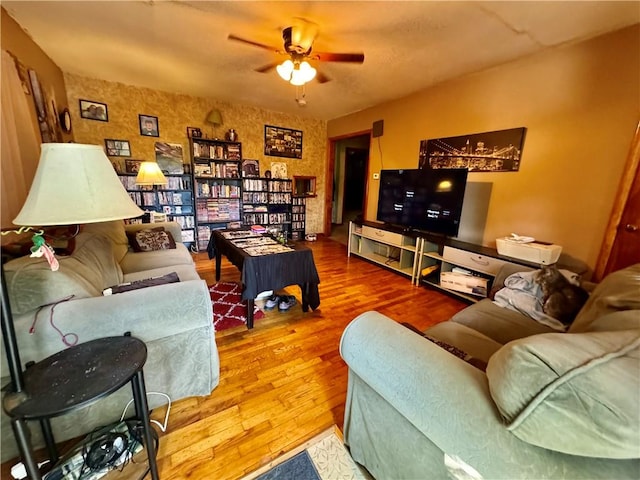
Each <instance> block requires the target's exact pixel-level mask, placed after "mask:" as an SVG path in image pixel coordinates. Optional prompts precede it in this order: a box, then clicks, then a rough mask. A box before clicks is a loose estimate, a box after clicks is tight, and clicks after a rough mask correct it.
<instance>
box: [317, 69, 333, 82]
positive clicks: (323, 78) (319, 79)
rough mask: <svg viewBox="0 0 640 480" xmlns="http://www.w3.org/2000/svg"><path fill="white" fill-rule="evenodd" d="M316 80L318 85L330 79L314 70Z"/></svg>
mask: <svg viewBox="0 0 640 480" xmlns="http://www.w3.org/2000/svg"><path fill="white" fill-rule="evenodd" d="M316 80H317V81H318V83H327V82H328V81H329V80H331V79H330V78H329V77H327V76H326V75H325V74H324V73H322V72H321V71H320V70H316Z"/></svg>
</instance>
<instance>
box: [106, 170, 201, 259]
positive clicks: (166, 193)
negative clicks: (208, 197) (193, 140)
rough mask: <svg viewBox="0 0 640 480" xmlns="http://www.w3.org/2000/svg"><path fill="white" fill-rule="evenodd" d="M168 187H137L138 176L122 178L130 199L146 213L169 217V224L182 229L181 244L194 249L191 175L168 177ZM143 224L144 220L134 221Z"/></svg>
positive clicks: (133, 220) (126, 175)
mask: <svg viewBox="0 0 640 480" xmlns="http://www.w3.org/2000/svg"><path fill="white" fill-rule="evenodd" d="M165 177H166V178H167V181H168V183H167V185H162V186H161V187H160V188H158V187H157V186H156V187H154V186H142V185H136V174H119V175H118V178H120V182H122V185H123V186H124V188H125V189H126V190H127V192H129V196H130V197H131V199H132V200H133V201H134V202H135V203H136V204H137V205H138V206H139V207H140V208H141V209H142V210H145V211H146V212H157V213H162V214H165V215H166V219H167V220H168V221H173V222H177V223H179V224H180V227H181V228H182V242H183V243H184V244H185V245H187V247H191V245H192V244H193V243H194V242H195V219H194V210H193V189H192V184H193V183H192V178H191V175H189V174H182V175H179V174H178V175H171V174H167V175H165ZM131 221H132V222H140V223H142V221H143V219H142V218H139V219H132V220H131Z"/></svg>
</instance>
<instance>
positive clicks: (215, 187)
mask: <svg viewBox="0 0 640 480" xmlns="http://www.w3.org/2000/svg"><path fill="white" fill-rule="evenodd" d="M196 197H197V198H202V197H209V198H240V187H238V186H236V185H225V184H220V183H198V184H197V189H196Z"/></svg>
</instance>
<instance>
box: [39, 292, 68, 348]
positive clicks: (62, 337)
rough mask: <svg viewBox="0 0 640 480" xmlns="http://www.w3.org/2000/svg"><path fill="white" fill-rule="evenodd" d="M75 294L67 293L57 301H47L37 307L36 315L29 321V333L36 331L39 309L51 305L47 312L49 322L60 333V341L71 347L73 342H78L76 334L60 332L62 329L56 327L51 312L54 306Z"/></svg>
mask: <svg viewBox="0 0 640 480" xmlns="http://www.w3.org/2000/svg"><path fill="white" fill-rule="evenodd" d="M74 296H75V295H69V296H68V297H66V298H63V299H62V300H58V301H57V302H53V303H49V304H47V305H42V306H41V307H40V308H38V311H37V312H36V316H35V318H34V319H33V322H32V323H31V328H29V334H31V335H33V334H34V333H35V331H36V322H37V321H38V315H39V314H40V311H41V310H42V309H43V308H44V307H47V306H49V305H53V306H52V307H51V311H50V312H49V323H50V324H51V326H52V327H53V329H54V330H55V331H56V332H58V334H59V335H60V338H61V340H62V343H64V344H65V345H66V346H67V347H73V346H74V345H75V344H77V343H78V335H77V334H75V333H73V332H72V333H62V330H60V329H59V328H58V327H56V325H55V323H54V322H53V312H54V310H55V309H56V306H58V304H60V303H62V302H66V301H68V300H71V299H72V298H73V297H74ZM67 337H70V338H71V340H67Z"/></svg>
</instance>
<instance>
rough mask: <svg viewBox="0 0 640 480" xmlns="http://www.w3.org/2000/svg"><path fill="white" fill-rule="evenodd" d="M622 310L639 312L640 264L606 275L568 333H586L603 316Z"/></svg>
mask: <svg viewBox="0 0 640 480" xmlns="http://www.w3.org/2000/svg"><path fill="white" fill-rule="evenodd" d="M623 310H640V263H638V264H636V265H632V266H630V267H627V268H624V269H622V270H618V271H617V272H613V273H611V274H609V275H607V276H606V277H605V278H604V279H603V280H602V282H600V283H599V284H598V286H597V287H596V288H595V289H594V290H593V292H592V293H591V296H590V297H589V300H587V303H586V304H585V305H584V306H583V307H582V309H581V310H580V313H578V315H577V316H576V319H575V320H574V322H573V323H572V324H571V327H570V328H569V331H570V332H573V333H578V332H588V331H589V330H591V324H592V323H593V322H595V321H596V320H598V319H599V318H600V317H602V316H603V315H606V314H607V313H613V312H617V311H623Z"/></svg>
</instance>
